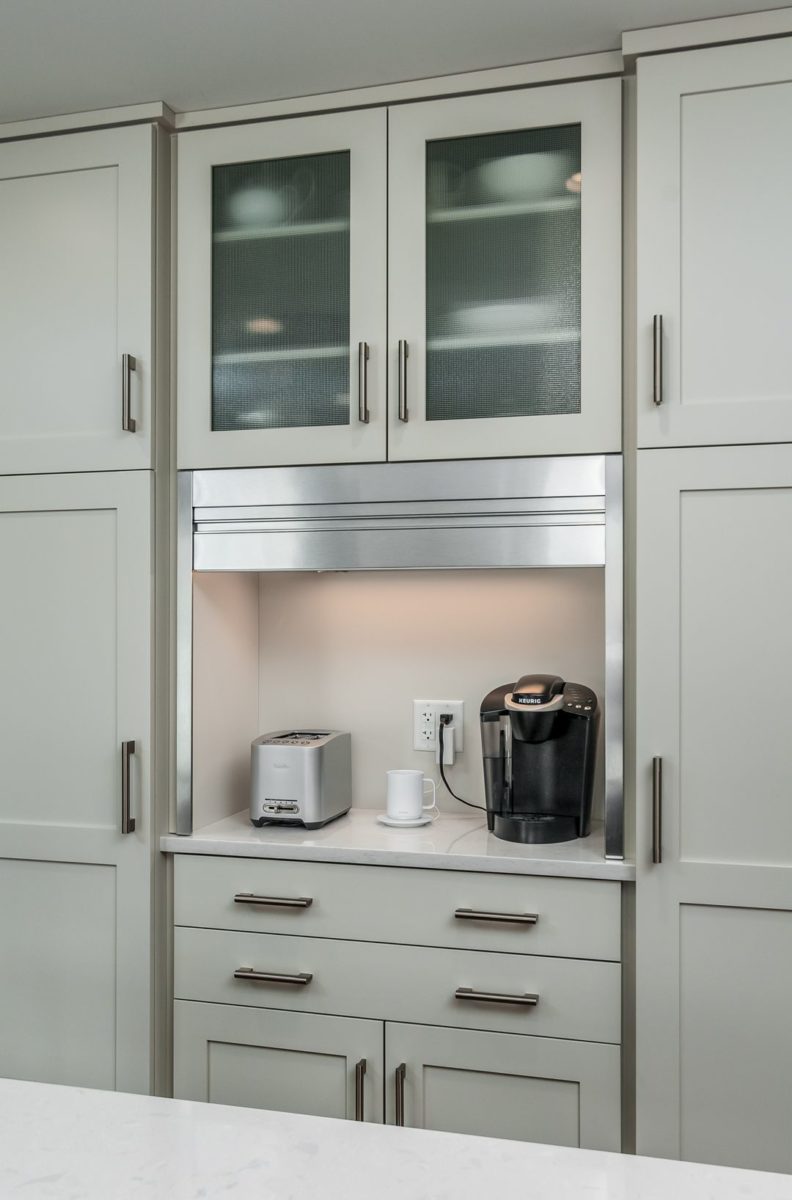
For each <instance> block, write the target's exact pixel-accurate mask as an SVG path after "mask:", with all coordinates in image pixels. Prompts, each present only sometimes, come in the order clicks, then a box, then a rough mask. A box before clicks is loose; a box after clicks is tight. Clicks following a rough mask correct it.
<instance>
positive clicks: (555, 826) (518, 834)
mask: <svg viewBox="0 0 792 1200" xmlns="http://www.w3.org/2000/svg"><path fill="white" fill-rule="evenodd" d="M492 832H493V833H494V834H495V836H496V837H499V838H505V839H506V841H508V842H523V843H524V844H525V845H528V846H537V845H547V844H548V842H571V841H572V840H573V839H574V838H576V837H578V836H579V830H578V822H577V818H576V817H565V816H560V815H555V814H553V813H523V814H522V816H519V817H502V816H500V815H499V814H497V813H495V814H494V824H493V830H492Z"/></svg>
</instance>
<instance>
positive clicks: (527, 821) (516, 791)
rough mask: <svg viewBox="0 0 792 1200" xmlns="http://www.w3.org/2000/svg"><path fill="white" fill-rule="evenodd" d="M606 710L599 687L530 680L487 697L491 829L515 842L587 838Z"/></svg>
mask: <svg viewBox="0 0 792 1200" xmlns="http://www.w3.org/2000/svg"><path fill="white" fill-rule="evenodd" d="M599 717H600V710H599V705H598V704H597V697H596V696H595V695H594V692H592V690H591V688H587V687H585V686H584V685H583V684H582V683H565V682H564V680H563V679H559V677H558V676H557V675H523V677H522V679H520V680H518V681H517V683H505V684H504V685H503V687H499V688H496V689H495V691H494V692H490V693H489V695H488V696H485V698H484V700H483V701H482V704H481V745H482V752H483V756H484V789H485V793H486V798H487V827H488V828H489V829H490V830H491V831H492V832H493V833H494V834H495V835H496V837H500V838H504V839H505V840H506V841H509V842H530V843H536V842H568V841H571V840H572V838H578V837H587V836H588V832H589V827H590V824H591V799H592V793H593V790H594V766H595V762H596V757H597V729H598V727H599Z"/></svg>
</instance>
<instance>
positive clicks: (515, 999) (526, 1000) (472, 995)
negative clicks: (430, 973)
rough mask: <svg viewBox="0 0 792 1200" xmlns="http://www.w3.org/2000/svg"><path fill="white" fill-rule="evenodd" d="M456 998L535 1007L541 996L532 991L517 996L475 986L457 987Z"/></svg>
mask: <svg viewBox="0 0 792 1200" xmlns="http://www.w3.org/2000/svg"><path fill="white" fill-rule="evenodd" d="M454 999H455V1000H483V1001H485V1002H486V1003H487V1004H522V1005H524V1006H525V1007H526V1008H534V1007H535V1006H536V1005H537V1004H538V1003H539V997H538V996H536V995H532V994H531V993H530V992H524V993H523V995H522V996H515V995H512V994H510V993H509V992H478V991H476V990H475V988H462V987H461V988H457V990H456V991H455V992H454Z"/></svg>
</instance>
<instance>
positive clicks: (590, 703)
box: [564, 683, 597, 716]
mask: <svg viewBox="0 0 792 1200" xmlns="http://www.w3.org/2000/svg"><path fill="white" fill-rule="evenodd" d="M596 707H597V697H596V695H595V694H594V692H592V691H591V689H590V688H587V687H584V686H583V685H582V684H580V683H568V684H567V685H566V687H565V688H564V708H565V709H566V710H567V712H570V713H574V714H575V715H580V716H584V715H585V714H586V713H592V712H594V711H595V710H596Z"/></svg>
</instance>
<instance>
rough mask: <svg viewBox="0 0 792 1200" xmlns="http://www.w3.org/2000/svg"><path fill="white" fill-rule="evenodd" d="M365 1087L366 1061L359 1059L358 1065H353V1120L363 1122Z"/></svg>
mask: <svg viewBox="0 0 792 1200" xmlns="http://www.w3.org/2000/svg"><path fill="white" fill-rule="evenodd" d="M365 1087H366V1060H365V1058H361V1060H360V1062H359V1063H355V1120H356V1121H363V1120H365V1117H364V1114H363V1110H364V1108H365V1099H366V1094H365Z"/></svg>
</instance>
